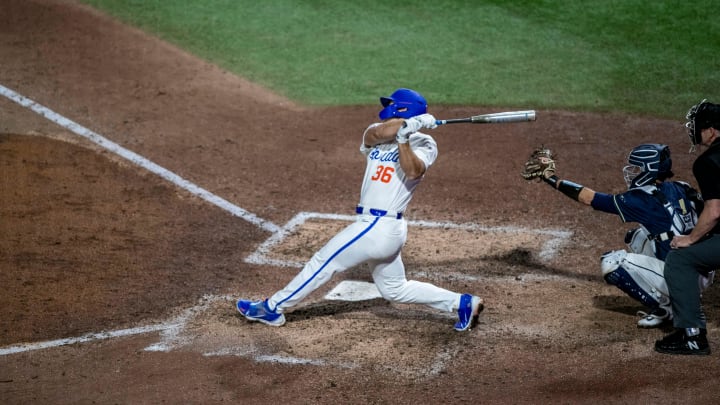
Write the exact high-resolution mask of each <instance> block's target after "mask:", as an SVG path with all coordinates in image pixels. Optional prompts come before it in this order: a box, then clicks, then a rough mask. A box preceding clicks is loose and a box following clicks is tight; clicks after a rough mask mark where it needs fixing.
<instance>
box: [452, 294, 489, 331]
mask: <svg viewBox="0 0 720 405" xmlns="http://www.w3.org/2000/svg"><path fill="white" fill-rule="evenodd" d="M483 308H484V307H483V301H482V299H481V298H480V297H476V296H474V295H470V294H463V295H462V296H460V307H459V308H458V321H457V322H456V323H455V330H456V331H458V332H462V331H464V330H468V329H470V328H472V327H473V326H475V324H477V320H478V316H479V315H480V312H482V310H483Z"/></svg>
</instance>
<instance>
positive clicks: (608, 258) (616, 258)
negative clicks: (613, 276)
mask: <svg viewBox="0 0 720 405" xmlns="http://www.w3.org/2000/svg"><path fill="white" fill-rule="evenodd" d="M625 257H627V252H626V251H624V250H611V251H609V252H605V253H603V255H602V256H601V257H600V269H601V270H602V274H603V277H605V276H606V275H607V274H608V273H611V272H613V271H615V269H617V268H618V267H620V263H622V261H623V260H625Z"/></svg>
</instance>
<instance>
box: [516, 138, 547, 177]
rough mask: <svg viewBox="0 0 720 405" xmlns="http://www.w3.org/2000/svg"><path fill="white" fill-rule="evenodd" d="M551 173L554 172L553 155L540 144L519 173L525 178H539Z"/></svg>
mask: <svg viewBox="0 0 720 405" xmlns="http://www.w3.org/2000/svg"><path fill="white" fill-rule="evenodd" d="M553 174H555V156H553V153H552V151H551V150H550V149H548V148H546V147H545V146H540V147H539V148H537V149H535V150H534V151H533V152H532V154H531V155H530V158H529V159H528V160H527V162H525V168H524V169H523V171H522V173H521V175H522V176H523V178H524V179H525V180H532V179H538V180H540V179H542V178H543V177H544V178H547V177H550V176H552V175H553Z"/></svg>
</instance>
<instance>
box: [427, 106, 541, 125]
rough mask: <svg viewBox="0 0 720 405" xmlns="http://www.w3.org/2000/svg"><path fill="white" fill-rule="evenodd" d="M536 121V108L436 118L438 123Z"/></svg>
mask: <svg viewBox="0 0 720 405" xmlns="http://www.w3.org/2000/svg"><path fill="white" fill-rule="evenodd" d="M528 121H535V110H525V111H507V112H499V113H491V114H481V115H473V116H472V117H466V118H453V119H449V120H436V121H435V123H436V124H438V125H445V124H459V123H470V124H506V123H508V122H528Z"/></svg>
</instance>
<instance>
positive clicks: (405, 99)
mask: <svg viewBox="0 0 720 405" xmlns="http://www.w3.org/2000/svg"><path fill="white" fill-rule="evenodd" d="M380 104H382V105H383V107H385V108H383V109H382V111H380V114H379V115H380V119H381V120H383V121H384V120H386V119H389V118H395V117H397V118H412V117H414V116H416V115H420V114H425V113H426V112H427V102H426V101H425V98H424V97H423V96H422V95H421V94H420V93H418V92H417V91H415V90H410V89H397V90H395V92H393V94H391V95H390V96H389V97H380Z"/></svg>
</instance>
